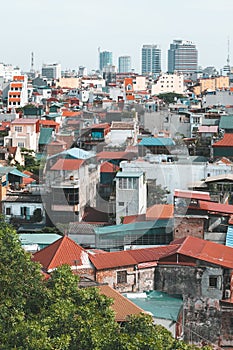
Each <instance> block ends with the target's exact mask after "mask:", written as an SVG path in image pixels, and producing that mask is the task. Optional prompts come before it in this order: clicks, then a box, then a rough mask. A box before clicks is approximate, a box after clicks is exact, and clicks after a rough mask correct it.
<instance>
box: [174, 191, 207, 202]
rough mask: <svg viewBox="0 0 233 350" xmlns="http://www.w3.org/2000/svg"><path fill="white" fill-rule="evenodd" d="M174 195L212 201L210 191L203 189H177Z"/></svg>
mask: <svg viewBox="0 0 233 350" xmlns="http://www.w3.org/2000/svg"><path fill="white" fill-rule="evenodd" d="M174 197H180V198H190V199H203V200H206V201H211V198H210V194H209V192H201V191H200V192H199V191H185V190H175V191H174Z"/></svg>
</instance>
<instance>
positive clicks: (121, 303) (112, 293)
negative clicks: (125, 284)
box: [97, 285, 144, 322]
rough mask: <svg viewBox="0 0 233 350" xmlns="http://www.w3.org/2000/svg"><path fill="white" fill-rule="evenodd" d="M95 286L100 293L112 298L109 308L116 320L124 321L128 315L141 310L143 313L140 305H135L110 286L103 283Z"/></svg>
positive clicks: (135, 313) (136, 313)
mask: <svg viewBox="0 0 233 350" xmlns="http://www.w3.org/2000/svg"><path fill="white" fill-rule="evenodd" d="M97 288H98V289H99V291H100V294H103V295H105V296H106V297H108V298H112V299H113V304H112V305H111V309H113V311H114V312H115V320H116V322H124V321H126V320H127V317H128V316H130V315H138V314H140V313H142V312H143V313H144V311H143V310H142V309H141V308H140V307H138V306H137V305H135V304H134V303H133V302H132V301H131V300H129V299H127V298H126V297H124V296H123V295H121V294H120V293H119V292H117V291H116V290H115V289H113V288H111V287H110V286H107V285H103V286H98V287H97Z"/></svg>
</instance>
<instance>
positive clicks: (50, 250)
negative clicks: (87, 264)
mask: <svg viewBox="0 0 233 350" xmlns="http://www.w3.org/2000/svg"><path fill="white" fill-rule="evenodd" d="M83 254H87V253H86V252H85V250H84V249H83V248H82V247H80V246H79V245H78V244H77V243H75V242H74V241H73V240H72V239H70V238H69V237H67V236H64V237H61V238H60V239H58V240H57V241H55V242H54V243H52V244H50V245H49V246H48V247H46V248H44V249H42V250H40V251H39V252H36V253H35V254H34V256H33V260H34V261H37V262H39V263H40V264H41V265H42V266H43V268H44V269H45V270H46V271H49V270H52V269H55V268H57V267H58V266H61V265H64V264H68V265H70V266H82V262H83V259H82V255H83Z"/></svg>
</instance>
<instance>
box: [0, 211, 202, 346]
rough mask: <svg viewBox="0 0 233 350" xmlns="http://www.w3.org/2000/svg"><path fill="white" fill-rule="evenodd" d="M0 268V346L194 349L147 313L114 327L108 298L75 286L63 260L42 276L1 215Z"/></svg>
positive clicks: (70, 272) (75, 281)
mask: <svg viewBox="0 0 233 350" xmlns="http://www.w3.org/2000/svg"><path fill="white" fill-rule="evenodd" d="M0 268H1V274H0V309H1V312H0V339H1V342H0V350H14V349H15V350H16V349H17V350H35V349H36V350H119V349H121V350H124V349H125V350H173V349H180V350H182V349H183V350H194V349H196V348H195V347H192V346H189V345H187V344H185V343H183V342H180V341H178V340H175V339H174V338H172V336H171V334H170V332H168V331H167V330H166V329H164V328H163V327H162V326H155V325H154V324H153V321H152V318H151V317H150V316H149V315H144V314H140V315H138V316H132V317H130V318H129V320H128V322H126V323H125V324H124V325H123V326H122V327H120V326H119V325H118V324H117V323H116V322H115V317H114V313H113V310H112V309H111V308H110V306H111V304H112V300H111V299H109V298H107V297H105V296H104V295H100V294H99V290H98V289H97V288H79V287H78V281H79V279H78V277H77V276H76V275H74V274H73V273H72V271H71V269H70V267H69V266H67V265H63V266H61V267H59V268H58V269H57V270H55V271H54V272H53V273H52V274H51V278H50V279H48V280H46V281H44V280H43V279H42V274H41V272H40V267H39V265H38V264H36V263H34V262H33V261H32V260H31V256H30V255H29V254H28V253H26V252H25V251H24V250H23V249H22V248H21V244H20V242H19V240H18V236H17V233H16V232H15V231H14V230H13V228H12V227H11V226H10V225H8V224H6V223H5V222H4V220H3V218H1V228H0ZM203 349H205V350H207V349H208V348H207V347H206V348H203Z"/></svg>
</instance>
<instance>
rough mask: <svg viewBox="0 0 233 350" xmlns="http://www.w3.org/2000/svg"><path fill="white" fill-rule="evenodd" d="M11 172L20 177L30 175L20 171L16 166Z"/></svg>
mask: <svg viewBox="0 0 233 350" xmlns="http://www.w3.org/2000/svg"><path fill="white" fill-rule="evenodd" d="M9 174H12V175H15V176H19V177H30V176H28V175H26V174H24V173H21V171H19V170H18V169H16V168H14V169H13V170H11V171H9Z"/></svg>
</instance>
